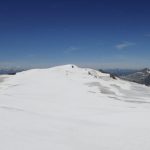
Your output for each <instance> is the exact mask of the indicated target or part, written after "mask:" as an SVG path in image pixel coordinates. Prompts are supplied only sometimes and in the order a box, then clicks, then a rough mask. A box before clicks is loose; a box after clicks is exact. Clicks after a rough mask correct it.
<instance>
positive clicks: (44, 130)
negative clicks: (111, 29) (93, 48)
mask: <svg viewBox="0 0 150 150" xmlns="http://www.w3.org/2000/svg"><path fill="white" fill-rule="evenodd" d="M1 79H2V80H1ZM0 81H1V82H0V149H2V150H50V149H51V150H91V149H93V150H149V149H150V142H149V139H150V119H149V118H150V88H149V87H146V86H144V85H139V84H136V83H130V82H127V81H123V80H121V79H118V78H117V79H113V78H111V77H110V75H109V74H105V73H101V72H98V71H96V70H92V69H86V68H79V67H77V66H75V65H65V66H58V67H53V68H49V69H33V70H29V71H24V72H20V73H17V74H16V75H14V76H7V77H6V78H5V79H3V78H2V77H0Z"/></svg>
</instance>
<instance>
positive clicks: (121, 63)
mask: <svg viewBox="0 0 150 150" xmlns="http://www.w3.org/2000/svg"><path fill="white" fill-rule="evenodd" d="M149 6H150V2H149V1H147V0H143V1H136V3H135V1H129V0H126V1H125V0H123V1H120V0H113V1H112V0H101V1H95V0H94V1H92V0H86V1H85V0H80V1H79V0H76V1H75V0H55V1H54V0H50V1H36V2H35V1H33V0H30V1H28V0H27V1H18V0H14V1H10V0H5V1H4V0H2V1H0V65H1V66H2V65H4V66H19V67H49V66H55V65H60V64H77V65H79V66H83V67H84V66H85V67H92V68H133V69H134V68H136V69H137V68H145V67H150V59H149V58H150V44H149V43H150V19H149V18H150V9H149Z"/></svg>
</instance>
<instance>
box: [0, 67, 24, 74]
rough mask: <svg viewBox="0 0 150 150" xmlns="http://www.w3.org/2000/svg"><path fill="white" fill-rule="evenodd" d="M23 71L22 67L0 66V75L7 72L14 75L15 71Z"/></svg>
mask: <svg viewBox="0 0 150 150" xmlns="http://www.w3.org/2000/svg"><path fill="white" fill-rule="evenodd" d="M21 71H24V69H20V68H15V67H13V68H5V67H0V75H2V74H9V75H14V74H16V73H17V72H21Z"/></svg>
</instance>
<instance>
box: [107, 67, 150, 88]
mask: <svg viewBox="0 0 150 150" xmlns="http://www.w3.org/2000/svg"><path fill="white" fill-rule="evenodd" d="M105 72H108V73H110V74H113V75H115V76H118V77H119V78H121V79H124V80H127V81H131V82H136V83H139V84H145V85H146V86H150V69H149V68H145V69H142V70H129V69H127V70H126V69H111V70H105Z"/></svg>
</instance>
